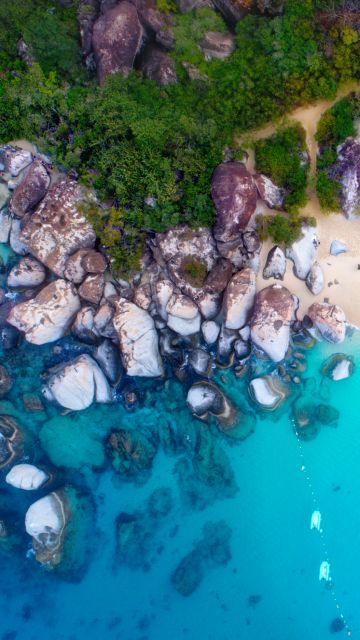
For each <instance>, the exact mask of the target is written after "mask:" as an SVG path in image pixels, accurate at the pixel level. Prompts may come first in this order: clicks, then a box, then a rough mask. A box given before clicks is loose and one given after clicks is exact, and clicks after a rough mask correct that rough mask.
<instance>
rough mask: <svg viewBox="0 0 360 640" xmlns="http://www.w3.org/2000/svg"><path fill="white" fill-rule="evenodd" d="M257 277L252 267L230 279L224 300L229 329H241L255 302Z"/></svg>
mask: <svg viewBox="0 0 360 640" xmlns="http://www.w3.org/2000/svg"><path fill="white" fill-rule="evenodd" d="M255 290H256V278H255V273H254V271H252V269H249V268H247V269H243V270H242V271H239V272H238V273H236V274H235V275H234V276H233V277H232V278H231V280H230V282H229V284H228V286H227V288H226V291H225V294H224V300H223V314H224V323H225V327H226V328H227V329H240V328H241V327H243V326H244V325H245V324H246V322H247V320H248V317H249V314H250V311H251V309H252V307H253V304H254V299H255Z"/></svg>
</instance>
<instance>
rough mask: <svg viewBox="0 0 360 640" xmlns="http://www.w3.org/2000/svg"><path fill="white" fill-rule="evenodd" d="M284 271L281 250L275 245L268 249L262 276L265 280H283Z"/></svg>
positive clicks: (284, 260)
mask: <svg viewBox="0 0 360 640" xmlns="http://www.w3.org/2000/svg"><path fill="white" fill-rule="evenodd" d="M285 271H286V258H285V254H284V252H283V250H282V249H281V248H280V247H279V246H277V245H275V247H272V249H270V251H269V253H268V256H267V258H266V264H265V267H264V271H263V276H264V278H265V279H266V280H267V279H268V278H276V280H283V279H284V275H285Z"/></svg>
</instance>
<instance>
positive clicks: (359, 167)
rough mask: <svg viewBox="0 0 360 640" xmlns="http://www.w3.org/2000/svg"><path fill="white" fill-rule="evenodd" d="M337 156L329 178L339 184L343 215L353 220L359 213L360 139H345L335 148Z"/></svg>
mask: <svg viewBox="0 0 360 640" xmlns="http://www.w3.org/2000/svg"><path fill="white" fill-rule="evenodd" d="M337 154H338V157H337V160H336V162H335V164H334V165H333V166H332V167H331V170H330V177H331V178H333V179H335V180H338V181H339V182H340V184H341V194H340V199H341V208H342V211H343V213H344V214H345V215H346V217H347V218H354V217H355V216H356V215H357V214H358V213H359V211H360V137H358V138H347V139H346V140H345V142H344V143H343V144H341V145H340V146H339V147H338V148H337Z"/></svg>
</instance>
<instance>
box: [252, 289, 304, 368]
mask: <svg viewBox="0 0 360 640" xmlns="http://www.w3.org/2000/svg"><path fill="white" fill-rule="evenodd" d="M293 316H294V299H293V297H292V295H291V293H290V291H288V289H286V288H285V287H282V286H281V285H279V284H273V285H271V286H269V287H266V288H265V289H262V290H261V291H259V293H258V294H257V295H256V298H255V306H254V311H253V315H252V318H251V323H250V326H251V340H252V342H253V343H254V344H255V345H256V346H257V347H258V348H259V349H261V350H262V351H264V352H265V353H266V354H267V355H268V356H269V358H270V359H271V360H273V361H274V362H280V361H281V360H283V359H284V357H285V354H286V352H287V350H288V347H289V339H290V325H291V322H292V320H293Z"/></svg>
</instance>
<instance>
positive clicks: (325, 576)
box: [319, 560, 330, 582]
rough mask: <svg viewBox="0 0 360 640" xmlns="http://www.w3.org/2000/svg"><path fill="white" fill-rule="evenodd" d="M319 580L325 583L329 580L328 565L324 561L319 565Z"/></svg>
mask: <svg viewBox="0 0 360 640" xmlns="http://www.w3.org/2000/svg"><path fill="white" fill-rule="evenodd" d="M319 580H326V582H328V581H329V580H330V565H329V563H328V562H327V561H326V560H323V562H322V563H321V565H320V571H319Z"/></svg>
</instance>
